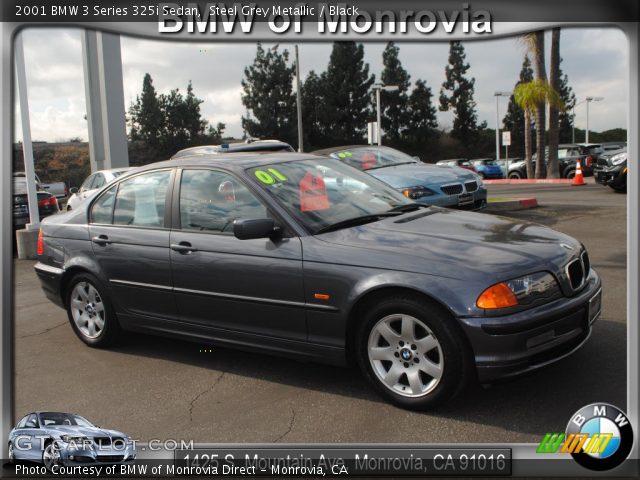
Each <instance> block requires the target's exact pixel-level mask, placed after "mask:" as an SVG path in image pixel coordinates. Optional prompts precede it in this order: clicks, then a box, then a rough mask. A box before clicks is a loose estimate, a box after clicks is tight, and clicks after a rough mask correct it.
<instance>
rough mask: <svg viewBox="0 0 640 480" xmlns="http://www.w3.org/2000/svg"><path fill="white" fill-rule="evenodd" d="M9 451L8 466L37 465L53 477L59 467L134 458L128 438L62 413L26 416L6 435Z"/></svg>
mask: <svg viewBox="0 0 640 480" xmlns="http://www.w3.org/2000/svg"><path fill="white" fill-rule="evenodd" d="M8 450H9V461H10V462H11V463H15V462H16V461H18V460H29V461H32V462H38V463H42V464H43V465H44V466H45V467H46V468H47V470H50V471H52V472H54V473H55V471H56V467H57V466H60V465H65V466H66V465H86V464H96V463H98V464H100V463H102V464H115V463H123V462H132V461H133V460H134V459H135V458H136V450H135V444H134V442H132V441H131V439H130V438H129V436H128V435H126V434H124V433H122V432H118V431H116V430H108V429H105V428H100V427H97V426H95V425H93V424H92V423H91V422H89V421H88V420H87V419H86V418H83V417H81V416H80V415H76V414H74V413H62V412H32V413H29V414H28V415H25V416H24V417H23V418H22V419H21V420H20V421H19V422H18V423H17V425H16V426H15V427H14V428H13V430H11V432H9V438H8Z"/></svg>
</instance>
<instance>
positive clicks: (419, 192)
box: [400, 186, 435, 200]
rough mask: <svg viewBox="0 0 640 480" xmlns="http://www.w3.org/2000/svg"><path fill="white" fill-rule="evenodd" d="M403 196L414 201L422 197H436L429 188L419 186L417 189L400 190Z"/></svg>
mask: <svg viewBox="0 0 640 480" xmlns="http://www.w3.org/2000/svg"><path fill="white" fill-rule="evenodd" d="M400 191H401V192H402V194H403V195H404V196H405V197H407V198H410V199H412V200H417V199H418V198H422V197H430V196H431V195H435V192H434V191H433V190H430V189H428V188H427V187H423V186H417V187H407V188H403V189H402V190H400Z"/></svg>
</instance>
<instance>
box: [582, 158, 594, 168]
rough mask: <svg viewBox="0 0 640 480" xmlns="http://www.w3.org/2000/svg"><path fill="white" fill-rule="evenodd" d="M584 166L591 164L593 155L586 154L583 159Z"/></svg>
mask: <svg viewBox="0 0 640 480" xmlns="http://www.w3.org/2000/svg"><path fill="white" fill-rule="evenodd" d="M584 165H585V167H590V166H591V165H593V157H592V156H591V155H587V158H585V159H584Z"/></svg>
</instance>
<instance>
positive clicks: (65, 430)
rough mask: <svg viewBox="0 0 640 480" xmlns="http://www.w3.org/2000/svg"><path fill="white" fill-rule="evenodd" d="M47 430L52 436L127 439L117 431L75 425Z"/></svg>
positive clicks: (51, 426)
mask: <svg viewBox="0 0 640 480" xmlns="http://www.w3.org/2000/svg"><path fill="white" fill-rule="evenodd" d="M45 428H47V429H48V430H49V431H50V432H51V433H52V434H57V435H78V436H85V437H127V435H125V434H124V433H122V432H118V431H117V430H108V429H106V428H99V427H80V426H76V425H49V426H47V427H45Z"/></svg>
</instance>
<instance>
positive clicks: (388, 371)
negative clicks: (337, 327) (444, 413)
mask: <svg viewBox="0 0 640 480" xmlns="http://www.w3.org/2000/svg"><path fill="white" fill-rule="evenodd" d="M367 354H368V357H369V362H370V363H371V367H372V369H373V371H374V373H375V375H376V376H377V377H378V380H380V382H381V383H382V385H384V386H385V387H386V388H388V389H389V390H391V391H392V392H394V393H396V394H399V395H402V396H404V397H412V398H413V397H421V396H423V395H426V394H428V393H430V392H432V391H433V390H434V389H435V388H436V387H437V386H438V384H439V383H440V380H441V379H442V375H443V373H444V357H443V355H442V347H441V345H440V342H439V341H438V339H437V338H436V336H435V335H434V333H433V331H432V330H431V329H429V327H428V326H427V325H426V324H425V323H424V322H422V321H421V320H419V319H417V318H415V317H413V316H411V315H406V314H393V315H387V316H385V317H384V318H382V319H380V320H379V321H378V322H377V323H376V324H375V325H374V326H373V328H372V329H371V332H370V334H369V340H368V344H367Z"/></svg>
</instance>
